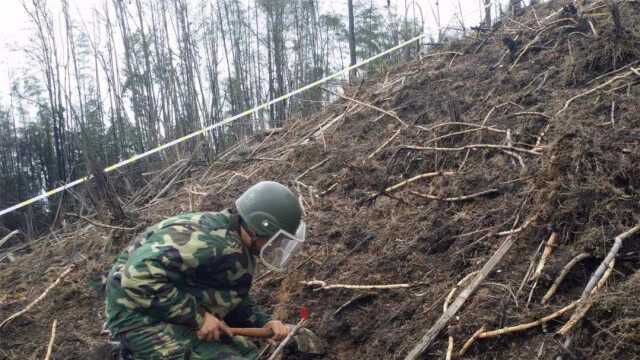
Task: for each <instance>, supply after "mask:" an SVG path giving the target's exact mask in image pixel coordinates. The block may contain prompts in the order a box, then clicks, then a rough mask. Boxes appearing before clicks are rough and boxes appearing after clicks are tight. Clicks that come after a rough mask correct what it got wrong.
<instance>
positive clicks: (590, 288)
mask: <svg viewBox="0 0 640 360" xmlns="http://www.w3.org/2000/svg"><path fill="white" fill-rule="evenodd" d="M638 232H640V224H638V225H636V226H634V227H633V228H631V229H629V230H627V231H625V232H623V233H622V234H620V235H618V236H616V238H615V240H614V242H613V246H612V247H611V249H610V250H609V253H607V256H606V257H605V258H604V260H602V262H601V263H600V265H599V266H598V268H597V269H596V271H595V272H594V273H593V275H592V276H591V278H590V279H589V282H588V283H587V286H585V288H584V290H583V291H582V295H581V296H580V300H579V302H580V305H579V308H578V309H576V311H575V313H574V314H573V315H572V316H571V319H569V321H567V323H566V324H565V325H564V326H563V327H562V328H561V329H560V330H558V334H561V335H563V336H567V334H569V332H570V331H571V329H572V328H573V327H574V326H575V325H576V324H577V323H578V322H579V321H580V320H581V319H582V318H583V317H584V315H585V314H586V313H587V311H588V310H589V308H590V307H591V305H592V304H593V299H592V298H591V296H592V295H593V294H595V292H596V291H597V290H598V289H599V288H601V287H602V286H604V283H605V281H606V279H607V278H608V277H609V276H610V275H611V273H612V272H613V265H614V263H615V257H616V255H617V254H618V251H620V248H621V247H622V242H623V241H624V240H625V239H626V238H628V237H631V236H633V235H635V234H636V233H638Z"/></svg>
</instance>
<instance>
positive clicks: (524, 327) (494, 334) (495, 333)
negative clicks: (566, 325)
mask: <svg viewBox="0 0 640 360" xmlns="http://www.w3.org/2000/svg"><path fill="white" fill-rule="evenodd" d="M577 304H578V302H577V301H574V302H572V303H571V304H569V305H567V306H565V307H563V308H562V309H560V310H558V311H556V312H554V313H553V314H551V315H547V316H545V317H543V318H542V319H539V320H536V321H532V322H529V323H525V324H520V325H516V326H510V327H505V328H502V329H498V330H492V331H485V332H483V333H481V334H480V335H478V337H477V338H478V339H487V338H493V337H498V336H501V335H505V334H511V333H514V332H519V331H524V330H528V329H531V328H534V327H536V326H539V325H542V324H544V323H546V322H549V321H551V320H553V319H555V318H558V317H560V316H562V315H563V314H565V313H566V312H567V311H569V310H571V309H573V308H574V307H576V305H577Z"/></svg>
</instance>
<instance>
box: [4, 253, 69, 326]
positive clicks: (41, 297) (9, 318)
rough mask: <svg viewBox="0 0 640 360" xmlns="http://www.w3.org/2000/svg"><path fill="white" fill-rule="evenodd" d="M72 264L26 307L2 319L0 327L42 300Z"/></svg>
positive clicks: (67, 272) (58, 282) (66, 273)
mask: <svg viewBox="0 0 640 360" xmlns="http://www.w3.org/2000/svg"><path fill="white" fill-rule="evenodd" d="M73 268H74V266H73V265H69V266H68V267H67V268H66V269H65V270H64V271H63V272H62V274H60V276H58V278H57V279H56V281H54V282H53V283H52V284H51V285H49V287H48V288H47V289H46V290H45V291H44V292H43V293H42V294H41V295H40V296H38V297H37V298H36V299H35V300H33V301H32V302H31V303H30V304H29V305H27V307H25V308H24V309H22V310H20V311H18V312H17V313H15V314H13V315H11V316H9V317H8V318H7V319H6V320H4V321H3V322H2V323H0V329H2V328H3V327H4V326H5V325H7V324H8V323H9V322H11V321H13V320H15V319H16V318H18V317H19V316H22V315H24V314H25V313H26V312H28V311H29V310H31V308H33V307H34V306H36V305H37V304H38V303H39V302H40V301H42V299H44V298H45V297H46V296H47V295H48V294H49V292H50V291H51V289H53V288H54V287H56V286H57V285H58V284H60V282H61V281H62V279H64V278H65V277H66V276H67V275H68V274H69V273H70V272H71V270H73Z"/></svg>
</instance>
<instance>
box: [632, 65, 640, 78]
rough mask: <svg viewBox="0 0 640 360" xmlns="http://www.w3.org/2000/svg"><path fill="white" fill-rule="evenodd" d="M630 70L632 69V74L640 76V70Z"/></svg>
mask: <svg viewBox="0 0 640 360" xmlns="http://www.w3.org/2000/svg"><path fill="white" fill-rule="evenodd" d="M630 69H631V72H632V73H634V74H636V75H638V76H640V68H638V69H636V68H633V67H631V68H630Z"/></svg>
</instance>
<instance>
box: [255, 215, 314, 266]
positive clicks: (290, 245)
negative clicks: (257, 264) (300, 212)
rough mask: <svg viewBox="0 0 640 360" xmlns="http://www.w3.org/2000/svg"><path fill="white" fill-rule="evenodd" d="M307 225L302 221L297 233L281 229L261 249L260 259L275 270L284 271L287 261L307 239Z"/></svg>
mask: <svg viewBox="0 0 640 360" xmlns="http://www.w3.org/2000/svg"><path fill="white" fill-rule="evenodd" d="M305 232H306V225H305V223H304V221H301V222H300V225H299V226H298V230H297V231H296V234H295V235H292V234H290V233H288V232H286V231H284V230H279V231H278V232H277V233H275V235H273V236H272V237H271V238H270V239H269V241H267V243H266V244H265V245H264V246H263V247H262V249H260V260H262V263H264V265H265V266H266V267H268V268H269V269H271V270H274V271H284V269H285V267H286V264H287V262H288V261H289V259H291V257H293V255H295V254H296V253H297V252H298V251H299V250H300V248H301V247H302V244H303V243H304V240H305Z"/></svg>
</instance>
